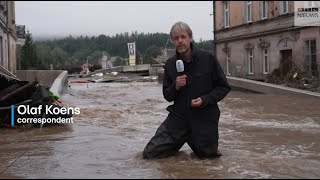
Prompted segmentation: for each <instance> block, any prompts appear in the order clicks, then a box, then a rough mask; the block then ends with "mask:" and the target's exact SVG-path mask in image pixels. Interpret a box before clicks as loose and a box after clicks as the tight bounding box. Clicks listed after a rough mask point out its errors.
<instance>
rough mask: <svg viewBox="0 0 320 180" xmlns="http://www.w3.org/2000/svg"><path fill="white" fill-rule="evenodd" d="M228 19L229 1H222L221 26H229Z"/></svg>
mask: <svg viewBox="0 0 320 180" xmlns="http://www.w3.org/2000/svg"><path fill="white" fill-rule="evenodd" d="M229 20H230V12H229V2H228V1H224V2H223V26H224V27H229V26H230V24H229Z"/></svg>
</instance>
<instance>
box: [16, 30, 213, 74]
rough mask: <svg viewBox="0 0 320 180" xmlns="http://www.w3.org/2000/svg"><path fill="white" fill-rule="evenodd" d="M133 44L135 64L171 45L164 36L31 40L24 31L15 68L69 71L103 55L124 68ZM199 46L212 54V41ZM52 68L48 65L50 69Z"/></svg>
mask: <svg viewBox="0 0 320 180" xmlns="http://www.w3.org/2000/svg"><path fill="white" fill-rule="evenodd" d="M129 42H135V43H136V64H142V63H143V64H152V63H155V62H153V59H152V58H156V57H157V56H158V55H160V54H162V51H163V49H164V48H168V49H173V48H174V46H173V44H172V43H171V42H170V40H169V34H166V33H138V32H132V33H131V34H129V33H128V32H127V33H121V34H116V35H115V36H106V35H103V34H101V35H99V36H91V37H88V36H78V37H73V36H72V35H69V36H68V37H65V38H60V39H53V40H42V41H34V40H33V38H32V34H31V33H29V32H27V34H26V41H25V44H24V45H23V46H22V47H21V51H19V52H20V53H19V54H18V56H19V58H18V59H19V61H20V62H19V63H18V66H19V67H18V69H43V70H45V69H50V68H51V66H52V68H53V69H68V68H70V67H75V66H77V67H79V66H81V65H82V64H84V63H86V62H87V61H88V62H89V64H92V65H99V64H100V60H101V58H102V54H103V52H105V53H106V55H107V56H108V57H116V61H115V62H113V63H114V66H117V65H125V63H126V62H125V61H126V59H127V58H128V56H129V55H128V48H127V43H129ZM195 43H196V44H197V46H198V47H200V48H203V49H206V50H209V51H213V41H212V40H208V41H202V40H201V39H200V41H199V42H195ZM50 65H51V66H50Z"/></svg>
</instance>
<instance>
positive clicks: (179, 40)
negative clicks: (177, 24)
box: [172, 31, 192, 54]
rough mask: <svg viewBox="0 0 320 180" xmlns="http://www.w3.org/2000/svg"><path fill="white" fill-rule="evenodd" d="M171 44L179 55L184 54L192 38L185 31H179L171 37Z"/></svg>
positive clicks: (188, 48)
mask: <svg viewBox="0 0 320 180" xmlns="http://www.w3.org/2000/svg"><path fill="white" fill-rule="evenodd" d="M172 42H173V44H174V46H175V47H176V49H177V51H178V52H179V53H180V54H184V53H186V52H188V51H189V50H190V43H191V42H192V38H191V37H190V36H189V35H188V33H187V32H186V31H180V32H177V33H174V34H173V35H172Z"/></svg>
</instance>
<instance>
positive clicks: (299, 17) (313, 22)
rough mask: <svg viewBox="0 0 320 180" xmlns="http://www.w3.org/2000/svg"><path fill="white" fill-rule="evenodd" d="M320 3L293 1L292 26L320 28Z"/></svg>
mask: <svg viewBox="0 0 320 180" xmlns="http://www.w3.org/2000/svg"><path fill="white" fill-rule="evenodd" d="M319 6H320V2H318V1H294V26H320V15H319V13H320V12H319V10H320V7H319Z"/></svg>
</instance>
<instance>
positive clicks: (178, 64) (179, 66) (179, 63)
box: [176, 59, 184, 76]
mask: <svg viewBox="0 0 320 180" xmlns="http://www.w3.org/2000/svg"><path fill="white" fill-rule="evenodd" d="M176 68H177V72H178V73H179V76H181V75H182V74H183V73H184V65H183V61H182V60H181V59H178V60H177V61H176Z"/></svg>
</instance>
